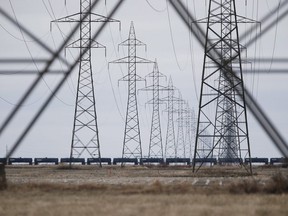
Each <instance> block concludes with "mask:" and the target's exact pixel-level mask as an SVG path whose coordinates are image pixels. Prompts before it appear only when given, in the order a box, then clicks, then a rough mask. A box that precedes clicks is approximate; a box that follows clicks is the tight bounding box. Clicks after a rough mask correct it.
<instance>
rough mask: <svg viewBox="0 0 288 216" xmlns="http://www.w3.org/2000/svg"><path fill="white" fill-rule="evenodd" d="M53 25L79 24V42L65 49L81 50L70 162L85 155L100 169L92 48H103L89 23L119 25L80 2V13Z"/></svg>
mask: <svg viewBox="0 0 288 216" xmlns="http://www.w3.org/2000/svg"><path fill="white" fill-rule="evenodd" d="M52 22H58V23H67V22H68V23H71V22H78V23H79V22H80V38H79V39H78V40H76V41H74V42H72V43H70V44H69V45H68V46H67V48H77V49H79V50H80V60H79V74H78V84H77V94H76V105H75V114H74V124H73V132H72V142H71V152H70V158H79V157H81V156H82V155H83V154H86V155H87V156H89V157H92V158H99V162H100V166H101V154H100V143H99V135H98V125H97V115H96V102H95V93H94V84H93V76H92V65H91V48H105V46H103V45H101V44H100V43H98V42H96V41H95V40H92V39H91V25H92V23H99V22H119V21H118V20H114V19H112V18H107V17H104V16H102V15H98V14H95V13H93V12H91V0H80V12H79V13H77V14H73V15H69V16H66V17H63V18H60V19H57V20H54V21H52Z"/></svg>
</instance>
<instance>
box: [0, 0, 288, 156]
mask: <svg viewBox="0 0 288 216" xmlns="http://www.w3.org/2000/svg"><path fill="white" fill-rule="evenodd" d="M124 2H125V0H118V1H116V3H115V5H114V6H113V8H112V9H111V11H109V14H108V15H107V17H108V18H111V17H112V16H113V15H114V14H115V12H116V11H117V10H119V9H120V6H122V5H124V4H123V3H124ZM168 2H169V3H170V4H171V6H172V7H173V9H174V10H175V12H176V13H177V14H178V15H179V18H180V19H181V20H182V21H183V23H184V25H185V26H186V27H187V28H188V29H189V30H190V32H191V33H192V34H193V35H194V37H195V39H196V40H197V41H198V43H199V44H200V45H201V46H202V47H203V48H205V44H206V42H208V44H209V43H210V42H209V41H210V38H205V32H204V31H203V29H202V28H201V27H200V26H199V25H198V23H195V25H191V21H194V20H195V18H194V14H192V13H191V12H190V11H188V10H187V7H185V6H184V4H183V3H182V1H179V0H169V1H168ZM98 3H99V0H94V1H93V2H92V5H91V9H95V8H96V6H97V4H98ZM276 14H278V15H277V16H275V15H276ZM0 15H1V17H2V18H3V19H5V20H6V21H7V22H8V23H10V24H11V25H13V26H15V27H17V28H19V29H20V30H21V31H22V32H23V34H24V35H25V36H27V37H28V38H30V39H33V40H34V41H35V43H36V44H37V45H38V46H39V47H41V48H42V50H43V51H45V52H46V53H48V54H49V57H48V58H47V59H35V61H36V62H42V63H43V67H41V68H40V69H39V71H35V70H33V71H23V72H21V74H25V75H35V76H36V79H35V80H34V81H33V82H32V83H31V85H29V87H28V88H27V90H26V91H25V92H24V93H23V95H21V98H20V100H19V102H18V104H17V106H15V107H14V108H13V110H12V111H11V112H10V113H9V114H8V115H7V116H6V118H5V119H4V121H3V123H2V124H1V127H0V137H2V136H4V135H3V134H5V131H7V130H8V127H9V126H10V125H11V122H12V121H13V120H14V119H15V116H16V115H17V114H19V112H20V111H21V110H22V109H21V108H22V106H23V104H25V102H26V101H27V99H28V98H29V96H30V95H31V94H32V93H33V92H35V91H36V87H37V86H38V85H39V83H40V81H41V79H42V78H43V77H44V76H46V75H48V74H58V75H59V80H57V83H56V86H55V88H53V89H51V94H49V95H48V96H47V97H46V98H45V99H44V102H43V104H42V105H41V106H40V108H39V109H38V110H37V111H36V112H35V113H34V115H33V116H32V117H31V118H30V119H29V120H27V121H28V122H27V123H26V126H25V128H24V129H23V130H22V131H21V132H19V134H15V136H14V139H13V141H12V142H13V143H14V144H13V145H12V147H11V149H9V150H8V153H7V155H6V157H7V158H9V157H10V156H11V155H12V154H13V153H14V152H15V151H16V150H17V148H18V147H19V146H20V145H21V143H22V141H23V140H24V138H25V137H26V136H27V134H28V133H29V132H30V130H31V129H32V127H33V126H34V125H35V123H36V122H37V121H38V120H39V117H40V116H41V115H42V114H43V112H44V111H45V110H46V109H47V107H48V105H49V104H50V102H51V101H52V100H53V98H54V95H56V94H57V93H58V92H59V90H60V89H61V87H62V86H63V85H64V83H65V81H66V80H67V78H68V77H69V76H70V75H71V73H72V71H73V69H74V68H75V67H76V66H77V65H78V61H79V60H80V58H81V56H82V55H84V54H85V53H86V52H87V51H88V49H86V50H84V51H83V53H80V54H79V55H77V57H76V58H75V60H74V61H73V62H68V61H67V60H66V59H64V58H63V57H61V55H60V53H61V52H62V51H63V50H64V49H65V46H67V44H68V41H69V40H70V39H71V38H72V37H73V35H75V33H76V31H77V30H78V28H79V27H80V24H81V23H82V22H84V19H85V18H86V17H87V16H88V14H86V15H84V16H83V18H81V19H80V20H79V23H77V24H76V25H75V26H74V27H73V29H72V30H71V32H69V34H68V35H67V39H66V40H65V41H63V43H61V44H60V45H59V46H58V47H57V49H56V51H54V50H52V49H51V48H50V47H49V46H48V45H47V44H46V43H45V42H44V41H42V40H41V39H39V38H38V37H37V36H36V34H34V33H33V32H32V31H30V29H29V28H26V27H24V25H23V24H22V23H21V22H16V21H15V20H14V19H13V17H12V16H11V15H10V14H9V13H7V12H6V11H5V10H4V9H3V8H2V7H0ZM287 15H288V1H284V2H280V3H279V5H277V7H274V8H272V10H270V11H269V13H267V14H265V15H264V16H263V17H262V19H261V20H260V22H261V24H262V32H261V34H260V35H256V36H253V37H251V38H249V41H248V42H247V43H246V44H245V45H246V47H247V48H248V47H249V46H251V45H252V44H253V43H254V42H255V41H256V40H257V39H258V38H260V37H262V36H263V35H266V34H267V33H269V30H270V29H271V28H272V27H273V26H275V24H277V23H278V22H280V21H282V20H283V19H285V18H286V17H287ZM106 24H107V23H106V22H104V23H102V24H101V25H100V27H99V28H98V29H97V31H95V32H93V35H92V40H96V39H97V38H98V36H99V34H100V33H101V31H103V29H104V27H105V26H106ZM255 31H256V28H255V27H251V28H249V29H248V30H247V31H245V32H244V33H243V34H242V35H240V41H242V40H244V39H245V38H247V35H248V34H251V33H253V32H255ZM205 39H206V40H205ZM90 45H91V44H90ZM210 51H211V52H210V54H211V55H210V58H211V60H212V61H214V62H215V64H216V65H217V64H220V63H221V62H220V61H219V56H221V53H220V52H219V50H217V49H216V47H212V48H211V49H210ZM58 60H60V61H61V62H62V63H63V64H64V65H65V66H66V68H65V69H64V70H58V71H55V70H54V71H53V70H52V67H53V65H55V62H56V61H58ZM259 60H263V59H259ZM280 60H281V59H280ZM264 61H265V59H264ZM19 62H22V63H23V62H31V60H30V59H27V58H20V59H19V58H13V57H11V58H6V59H1V63H16V64H18V63H19ZM9 72H10V71H0V73H1V74H2V73H4V74H7V73H9ZM259 72H264V73H265V69H263V70H262V69H261V70H260V71H259ZM275 72H276V73H277V72H278V71H276V70H275ZM280 72H281V71H280ZM282 72H286V71H282ZM11 73H12V74H15V75H17V74H18V73H15V71H11ZM231 73H232V74H236V72H235V70H231ZM228 81H229V83H230V80H228ZM239 90H241V89H239ZM242 90H243V89H242ZM236 91H238V88H236ZM244 92H245V96H246V105H247V107H248V108H249V109H250V111H251V113H252V115H253V116H254V117H255V119H256V120H257V122H258V123H259V124H260V126H261V127H262V128H263V130H264V131H265V132H266V133H267V135H268V136H269V138H270V139H271V140H272V141H273V143H274V145H275V146H276V147H277V148H278V150H279V151H280V152H281V153H282V154H283V156H285V157H288V144H287V142H286V140H285V139H284V137H283V136H282V134H280V132H279V131H278V130H277V128H276V127H275V125H274V124H273V123H272V121H271V120H270V119H269V117H268V116H267V115H266V114H265V112H264V111H263V109H262V108H261V106H260V105H259V104H258V103H257V101H256V100H255V99H254V97H253V96H252V95H251V94H250V92H248V91H247V89H244Z"/></svg>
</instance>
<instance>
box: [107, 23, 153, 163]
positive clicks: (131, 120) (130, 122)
mask: <svg viewBox="0 0 288 216" xmlns="http://www.w3.org/2000/svg"><path fill="white" fill-rule="evenodd" d="M120 46H127V47H128V56H126V57H124V58H120V59H117V60H115V61H112V62H110V63H125V64H128V74H127V75H126V76H124V77H123V78H122V79H120V81H126V82H128V101H127V111H126V121H125V132H124V141H123V151H122V158H142V146H141V137H140V127H139V116H138V106H137V94H136V91H137V86H136V83H137V81H145V79H143V78H142V77H140V76H139V75H137V73H136V64H137V63H141V64H144V63H154V62H153V61H150V60H147V59H144V58H141V57H138V56H137V55H136V47H137V46H145V47H146V44H144V43H143V42H141V41H140V40H138V39H137V38H136V34H135V29H134V24H133V22H131V25H130V31H129V36H128V39H127V40H125V41H123V42H122V43H120Z"/></svg>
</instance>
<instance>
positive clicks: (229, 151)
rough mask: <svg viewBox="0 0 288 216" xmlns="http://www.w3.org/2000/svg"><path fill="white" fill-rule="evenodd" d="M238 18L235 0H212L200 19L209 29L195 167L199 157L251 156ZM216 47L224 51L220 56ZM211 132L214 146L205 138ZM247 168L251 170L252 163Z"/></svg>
mask: <svg viewBox="0 0 288 216" xmlns="http://www.w3.org/2000/svg"><path fill="white" fill-rule="evenodd" d="M237 19H238V16H237V13H236V5H235V0H210V1H209V11H208V19H206V20H200V21H198V22H207V32H206V44H205V54H204V64H203V73H202V82H201V92H200V102H199V112H198V123H197V133H196V142H195V152H194V162H193V171H195V159H196V158H202V157H204V158H208V157H216V158H218V159H223V161H226V162H228V163H231V161H233V162H238V163H240V164H241V165H242V164H243V163H242V159H243V157H245V158H246V157H248V158H251V154H250V143H249V136H248V124H247V113H246V104H245V95H244V84H243V75H242V64H241V55H240V52H241V50H240V44H239V35H238V20H237ZM240 19H241V22H245V18H243V17H241V18H240ZM214 50H217V51H219V53H221V55H220V57H219V59H217V60H215V59H214V58H213V57H212V56H213V54H214V53H213V52H214ZM219 62H220V63H219ZM232 70H233V71H238V73H237V74H234V73H232V72H231V71H232ZM236 88H237V91H236ZM210 134H211V135H210ZM209 136H210V137H212V139H213V144H212V146H208V145H205V142H204V141H205V140H204V139H205V138H207V137H209ZM200 142H203V143H204V145H200ZM201 165H202V164H201ZM201 165H200V167H201ZM200 167H199V168H200ZM199 168H198V169H199ZM245 168H246V167H245ZM198 169H197V170H198ZM247 171H248V172H250V173H252V167H251V163H250V169H249V170H248V169H247Z"/></svg>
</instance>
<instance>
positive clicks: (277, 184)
mask: <svg viewBox="0 0 288 216" xmlns="http://www.w3.org/2000/svg"><path fill="white" fill-rule="evenodd" d="M265 191H266V192H267V193H276V194H279V193H288V178H287V176H286V177H285V176H284V175H283V174H282V173H280V172H278V173H276V174H275V175H273V176H272V178H271V181H270V182H269V183H268V184H267V185H266V187H265Z"/></svg>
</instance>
